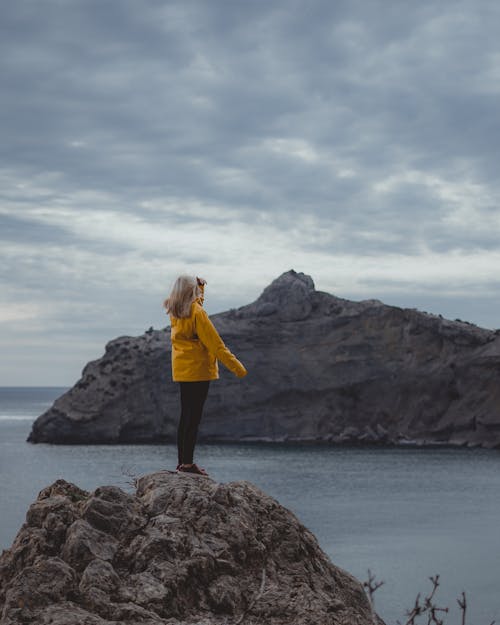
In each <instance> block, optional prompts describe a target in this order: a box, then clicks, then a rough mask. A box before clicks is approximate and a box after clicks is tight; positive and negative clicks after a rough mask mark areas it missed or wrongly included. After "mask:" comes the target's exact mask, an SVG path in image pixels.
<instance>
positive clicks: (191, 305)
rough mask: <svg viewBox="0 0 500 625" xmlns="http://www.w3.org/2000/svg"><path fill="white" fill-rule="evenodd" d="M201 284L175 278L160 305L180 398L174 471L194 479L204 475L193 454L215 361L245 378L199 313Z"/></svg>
mask: <svg viewBox="0 0 500 625" xmlns="http://www.w3.org/2000/svg"><path fill="white" fill-rule="evenodd" d="M205 284H206V281H205V280H203V279H202V278H193V277H192V276H186V275H182V276H179V277H178V278H177V280H176V281H175V283H174V286H173V288H172V292H171V293H170V295H169V297H168V298H167V299H166V300H165V302H164V307H165V309H166V311H167V313H168V314H169V315H170V323H171V339H172V378H173V380H174V382H179V386H180V396H181V416H180V420H179V427H178V429H177V452H178V465H177V469H176V470H177V471H180V472H185V473H196V474H198V475H208V474H207V472H206V471H205V469H203V468H200V467H198V466H197V465H196V464H195V463H194V462H193V454H194V446H195V443H196V436H197V434H198V425H199V423H200V419H201V415H202V412H203V405H204V403H205V399H206V398H207V394H208V387H209V385H210V381H211V380H216V379H217V378H218V377H219V369H218V364H217V361H218V360H220V361H221V362H222V364H223V365H225V366H226V367H227V368H228V369H229V370H230V371H232V373H234V374H235V375H236V376H237V377H238V378H242V377H244V376H245V375H246V374H247V370H246V369H245V367H244V366H243V365H242V364H241V362H240V361H239V360H238V359H237V358H236V357H235V356H234V355H233V354H232V353H231V352H230V351H229V349H228V348H227V347H226V346H225V345H224V342H223V340H222V339H221V337H220V336H219V334H218V332H217V330H216V329H215V327H214V326H213V324H212V322H211V321H210V319H209V318H208V315H207V313H206V312H205V310H204V309H203V300H204V291H205Z"/></svg>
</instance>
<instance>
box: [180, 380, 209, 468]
mask: <svg viewBox="0 0 500 625" xmlns="http://www.w3.org/2000/svg"><path fill="white" fill-rule="evenodd" d="M209 385H210V382H208V381H206V382H179V386H180V390H181V418H180V419H179V427H178V428H177V455H178V460H179V464H192V462H193V454H194V446H195V443H196V436H197V435H198V425H199V424H200V420H201V415H202V412H203V405H204V403H205V399H206V398H207V395H208V387H209Z"/></svg>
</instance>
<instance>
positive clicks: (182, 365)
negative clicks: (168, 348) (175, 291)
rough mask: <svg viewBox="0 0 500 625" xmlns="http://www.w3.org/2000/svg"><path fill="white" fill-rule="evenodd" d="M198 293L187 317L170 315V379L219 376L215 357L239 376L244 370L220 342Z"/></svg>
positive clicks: (243, 373)
mask: <svg viewBox="0 0 500 625" xmlns="http://www.w3.org/2000/svg"><path fill="white" fill-rule="evenodd" d="M202 303H203V288H202V295H201V296H200V297H199V298H198V299H196V300H195V301H194V302H193V303H192V304H191V314H190V315H189V317H186V318H183V319H178V318H177V317H172V315H170V323H171V330H170V336H171V339H172V378H173V380H174V382H201V381H203V380H216V379H217V378H218V377H219V367H218V363H217V361H218V360H220V361H221V362H222V364H223V365H225V366H226V367H227V368H228V369H229V371H231V372H232V373H234V374H235V375H236V376H237V377H239V378H242V377H244V376H245V375H246V374H247V370H246V369H245V367H244V366H243V365H242V364H241V362H240V361H239V360H238V359H237V358H236V356H234V354H232V353H231V352H230V351H229V349H228V348H227V347H226V346H225V345H224V341H223V340H222V339H221V337H220V336H219V333H218V332H217V330H216V329H215V327H214V325H213V324H212V322H211V321H210V319H209V318H208V315H207V313H206V312H205V310H204V309H203V307H202Z"/></svg>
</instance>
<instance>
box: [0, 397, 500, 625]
mask: <svg viewBox="0 0 500 625" xmlns="http://www.w3.org/2000/svg"><path fill="white" fill-rule="evenodd" d="M65 390H66V389H65V388H54V387H51V388H20V387H16V388H6V387H3V388H1V387H0V550H1V549H7V548H8V547H10V545H11V544H12V541H13V539H14V537H15V535H16V533H17V531H18V530H19V528H20V527H21V524H22V523H23V521H24V519H25V515H26V511H27V509H28V507H29V505H30V503H31V502H32V501H33V500H34V499H35V498H36V496H37V494H38V492H39V491H40V490H41V489H42V488H44V487H45V486H47V485H49V484H51V483H52V482H54V481H55V480H56V479H58V478H64V479H66V480H68V481H70V482H73V483H75V484H77V485H78V486H80V487H82V488H84V489H87V490H93V489H95V488H97V487H98V486H100V485H103V484H114V485H116V486H119V487H121V488H123V489H124V490H127V491H130V490H131V481H132V478H133V476H137V475H143V474H145V473H149V472H152V471H158V470H161V469H174V468H175V465H176V461H177V454H176V448H175V446H174V445H165V444H164V445H78V446H72V445H49V444H38V445H33V444H30V443H27V442H26V438H27V436H28V434H29V432H30V428H31V424H32V422H33V421H34V419H35V418H36V417H37V416H38V415H40V414H41V413H42V412H43V411H44V410H45V409H46V408H48V407H49V406H50V405H51V404H52V402H53V400H54V399H55V398H56V397H58V396H59V395H61V394H62V393H63V392H64V391H65ZM201 427H203V422H202V425H201ZM195 461H196V462H198V463H199V464H200V465H201V466H203V467H205V468H206V470H207V471H208V473H209V474H210V475H211V476H212V477H213V478H214V479H216V480H217V481H219V482H231V481H234V480H249V481H251V482H253V483H254V484H255V485H257V486H258V487H259V488H261V489H263V490H264V491H265V492H267V493H268V494H270V495H271V496H272V497H274V498H275V499H277V500H278V501H279V502H280V503H281V504H282V505H283V506H285V507H287V508H288V509H289V510H291V511H292V512H293V513H294V514H295V515H296V516H297V517H298V519H299V520H300V521H301V522H302V523H303V524H304V525H305V526H307V527H308V528H309V529H310V530H311V531H312V532H313V533H314V534H315V536H316V538H317V539H318V542H319V545H320V546H321V548H322V549H323V551H324V552H325V553H326V554H327V555H328V556H329V557H330V559H331V560H332V562H333V563H334V564H336V565H337V566H340V567H342V568H343V569H346V570H347V571H349V572H350V573H352V574H353V575H355V576H356V577H357V578H358V579H359V580H361V581H365V580H367V579H368V571H370V572H371V573H372V574H373V575H374V576H375V579H376V580H377V581H380V582H383V585H382V586H381V587H380V588H379V589H378V590H377V591H376V592H375V594H374V600H375V608H376V610H377V612H378V613H379V614H380V616H381V617H382V618H383V619H384V620H385V622H386V624H387V625H396V623H397V622H398V621H400V622H401V623H404V622H406V620H407V618H405V615H406V612H407V610H409V609H410V608H411V607H412V606H413V605H414V602H415V598H416V595H417V594H418V593H421V596H424V595H425V594H426V593H427V592H428V591H430V589H431V586H432V585H431V581H430V579H429V578H430V577H431V576H435V575H439V581H440V586H439V588H438V590H437V594H436V600H437V603H438V605H440V606H442V607H448V608H449V613H448V614H444V613H443V616H444V622H445V623H447V624H448V623H449V624H450V625H451V624H453V625H455V624H457V625H458V623H460V622H461V620H460V612H459V608H458V604H457V601H456V600H457V598H458V597H459V596H460V595H461V593H462V591H465V593H466V597H467V604H468V607H467V621H466V622H467V623H468V625H490V623H491V622H492V621H493V620H496V621H497V622H500V452H499V451H495V450H483V449H462V448H456V449H455V448H414V447H407V448H397V449H396V448H381V447H331V446H323V445H311V444H303V445H301V444H296V445H286V444H244V445H242V444H224V445H217V444H209V445H207V444H199V445H197V447H196V450H195ZM417 622H419V621H417ZM422 622H427V620H425V621H422Z"/></svg>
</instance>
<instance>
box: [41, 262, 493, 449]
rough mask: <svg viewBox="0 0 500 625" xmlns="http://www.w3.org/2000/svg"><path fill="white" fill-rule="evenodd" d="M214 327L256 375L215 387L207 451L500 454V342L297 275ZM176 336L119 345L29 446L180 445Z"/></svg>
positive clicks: (111, 346) (205, 425)
mask: <svg viewBox="0 0 500 625" xmlns="http://www.w3.org/2000/svg"><path fill="white" fill-rule="evenodd" d="M211 318H212V320H213V322H214V324H215V325H216V327H217V328H218V330H219V332H220V333H221V335H222V337H223V338H224V340H225V342H226V343H227V345H228V346H229V347H230V348H231V349H232V351H234V353H235V354H237V355H238V357H239V358H240V359H241V360H242V362H243V363H244V364H245V365H246V367H247V369H248V370H249V375H248V376H247V377H246V378H244V379H243V380H237V379H236V378H234V377H233V376H232V375H231V374H229V373H228V372H226V371H222V369H223V367H221V379H220V380H219V381H217V382H215V383H213V384H212V387H211V389H210V393H209V398H208V400H207V404H206V408H205V413H204V416H203V420H202V423H201V426H200V431H199V437H198V440H199V441H200V442H207V441H219V442H224V441H227V442H229V441H232V442H246V441H278V442H294V441H314V442H325V443H331V444H390V445H392V444H417V445H431V444H434V445H436V444H439V445H469V446H483V447H491V448H493V447H496V448H500V384H499V381H500V331H499V330H496V331H493V330H487V329H484V328H480V327H477V326H475V325H473V324H470V323H467V322H462V321H459V320H455V321H451V320H448V319H444V318H442V317H441V316H440V315H433V314H428V313H425V312H420V311H418V310H415V309H403V308H398V307H395V306H387V305H384V304H383V303H382V302H380V301H378V300H367V301H361V302H354V301H349V300H346V299H341V298H339V297H335V296H334V295H331V294H329V293H324V292H321V291H317V290H316V289H315V287H314V283H313V281H312V279H311V278H310V277H309V276H307V275H304V274H302V273H296V272H295V271H288V272H286V273H284V274H283V275H281V276H280V277H279V278H277V279H276V280H275V281H274V282H273V283H272V284H270V285H269V286H268V287H267V288H266V289H265V290H264V292H263V293H262V294H261V296H260V297H259V298H258V299H257V300H256V301H255V302H253V303H251V304H249V305H247V306H242V307H241V308H238V309H232V310H229V311H227V312H223V313H220V314H217V315H213V316H212V317H211ZM178 412H179V399H178V389H177V385H176V384H174V383H173V382H172V381H171V373H170V330H169V328H165V329H162V330H153V329H151V330H149V331H147V332H146V333H145V334H143V335H142V336H138V337H127V336H125V337H120V338H117V339H115V340H113V341H111V342H110V343H108V344H107V346H106V352H105V354H104V356H103V357H102V358H99V359H98V360H95V361H93V362H90V363H89V364H88V365H87V366H86V367H85V368H84V370H83V373H82V377H81V379H80V380H79V381H78V382H77V383H76V384H75V386H74V387H73V388H71V389H70V390H69V391H68V392H67V393H65V394H64V395H62V396H61V397H60V398H58V399H57V400H56V401H55V402H54V404H53V406H52V407H51V408H50V409H49V410H47V412H45V413H44V414H43V415H41V416H40V417H39V418H38V419H37V420H36V421H35V423H34V425H33V428H32V431H31V434H30V436H29V441H31V442H33V443H38V442H50V443H144V442H160V441H169V442H175V440H176V431H177V421H178Z"/></svg>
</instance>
